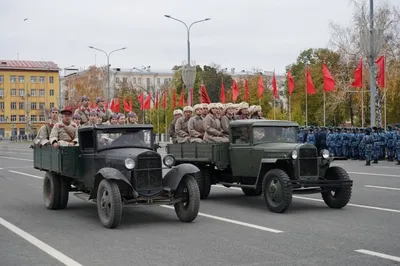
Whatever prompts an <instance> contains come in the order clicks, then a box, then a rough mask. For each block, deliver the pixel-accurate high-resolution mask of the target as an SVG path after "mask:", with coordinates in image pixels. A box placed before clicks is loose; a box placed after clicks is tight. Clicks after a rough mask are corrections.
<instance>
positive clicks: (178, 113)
mask: <svg viewBox="0 0 400 266" xmlns="http://www.w3.org/2000/svg"><path fill="white" fill-rule="evenodd" d="M173 115H174V119H173V120H172V122H171V123H170V124H169V127H168V135H169V137H170V138H171V141H172V143H178V141H177V139H176V133H175V124H176V121H177V120H178V119H179V118H180V117H182V116H183V112H182V110H180V109H176V110H174V112H173Z"/></svg>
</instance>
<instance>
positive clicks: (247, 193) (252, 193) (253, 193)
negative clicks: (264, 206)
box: [242, 187, 262, 197]
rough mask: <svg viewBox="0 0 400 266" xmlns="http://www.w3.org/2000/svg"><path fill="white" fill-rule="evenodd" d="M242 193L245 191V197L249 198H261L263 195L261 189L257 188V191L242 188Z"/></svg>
mask: <svg viewBox="0 0 400 266" xmlns="http://www.w3.org/2000/svg"><path fill="white" fill-rule="evenodd" d="M242 191H243V193H244V195H245V196H248V197H255V196H260V195H261V194H262V189H261V187H257V188H256V189H254V188H247V187H242Z"/></svg>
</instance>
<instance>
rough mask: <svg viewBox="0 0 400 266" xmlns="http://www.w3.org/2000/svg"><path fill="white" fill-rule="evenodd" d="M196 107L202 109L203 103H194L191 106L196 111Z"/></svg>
mask: <svg viewBox="0 0 400 266" xmlns="http://www.w3.org/2000/svg"><path fill="white" fill-rule="evenodd" d="M197 109H203V105H202V104H195V105H194V106H193V111H196V110H197Z"/></svg>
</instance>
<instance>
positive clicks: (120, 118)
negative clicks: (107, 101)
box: [118, 113, 126, 125]
mask: <svg viewBox="0 0 400 266" xmlns="http://www.w3.org/2000/svg"><path fill="white" fill-rule="evenodd" d="M125 123H126V117H125V115H124V114H123V113H119V114H118V124H119V125H125Z"/></svg>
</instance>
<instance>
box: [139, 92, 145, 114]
mask: <svg viewBox="0 0 400 266" xmlns="http://www.w3.org/2000/svg"><path fill="white" fill-rule="evenodd" d="M138 101H139V103H140V110H144V109H143V101H144V96H143V92H142V93H141V94H140V95H139V96H138Z"/></svg>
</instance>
